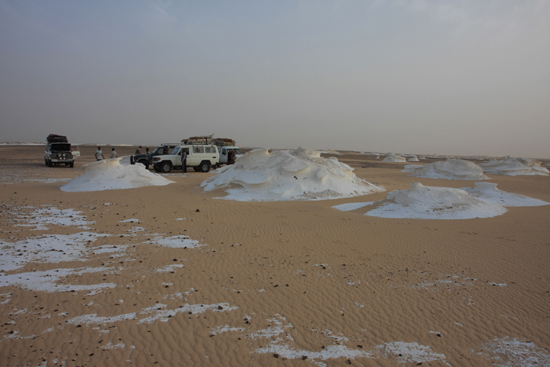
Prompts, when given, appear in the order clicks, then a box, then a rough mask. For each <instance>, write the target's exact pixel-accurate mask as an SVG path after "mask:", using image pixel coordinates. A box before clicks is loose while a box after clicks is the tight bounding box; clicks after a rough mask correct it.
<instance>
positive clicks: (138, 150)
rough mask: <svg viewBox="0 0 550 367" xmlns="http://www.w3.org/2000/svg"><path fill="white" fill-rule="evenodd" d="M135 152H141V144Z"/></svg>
mask: <svg viewBox="0 0 550 367" xmlns="http://www.w3.org/2000/svg"><path fill="white" fill-rule="evenodd" d="M135 154H141V145H140V146H139V148H137V149H136V152H135V153H134V155H135Z"/></svg>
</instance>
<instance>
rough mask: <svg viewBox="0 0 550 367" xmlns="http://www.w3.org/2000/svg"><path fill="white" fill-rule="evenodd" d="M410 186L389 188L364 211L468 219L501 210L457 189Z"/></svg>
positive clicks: (390, 215) (502, 210)
mask: <svg viewBox="0 0 550 367" xmlns="http://www.w3.org/2000/svg"><path fill="white" fill-rule="evenodd" d="M411 186H412V187H411V189H410V190H399V191H392V192H390V193H388V194H387V195H386V200H385V203H383V204H382V205H381V206H379V207H378V208H376V209H374V210H371V211H369V212H367V213H365V215H369V216H373V217H382V218H411V219H412V218H416V219H470V218H488V217H495V216H497V215H501V214H504V213H505V212H506V209H505V208H504V207H503V206H502V205H498V204H493V203H489V202H487V201H484V200H481V199H478V198H475V197H473V196H470V195H469V194H468V192H466V191H464V190H461V189H453V188H449V187H431V186H424V185H422V184H421V183H419V182H416V183H412V184H411Z"/></svg>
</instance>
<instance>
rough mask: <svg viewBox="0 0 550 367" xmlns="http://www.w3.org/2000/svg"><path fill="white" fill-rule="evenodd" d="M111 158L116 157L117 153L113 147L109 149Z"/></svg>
mask: <svg viewBox="0 0 550 367" xmlns="http://www.w3.org/2000/svg"><path fill="white" fill-rule="evenodd" d="M111 158H118V153H117V152H116V150H115V148H113V149H112V150H111Z"/></svg>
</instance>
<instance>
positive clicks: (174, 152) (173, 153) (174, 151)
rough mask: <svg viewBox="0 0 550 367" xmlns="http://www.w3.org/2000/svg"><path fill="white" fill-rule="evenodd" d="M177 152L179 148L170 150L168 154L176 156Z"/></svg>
mask: <svg viewBox="0 0 550 367" xmlns="http://www.w3.org/2000/svg"><path fill="white" fill-rule="evenodd" d="M179 150H180V147H175V148H174V149H172V152H171V153H170V154H171V155H176V154H178V152H179Z"/></svg>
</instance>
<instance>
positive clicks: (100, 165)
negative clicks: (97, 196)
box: [61, 157, 174, 192]
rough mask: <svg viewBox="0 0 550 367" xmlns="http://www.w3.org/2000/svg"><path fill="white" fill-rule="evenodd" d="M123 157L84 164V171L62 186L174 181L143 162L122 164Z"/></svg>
mask: <svg viewBox="0 0 550 367" xmlns="http://www.w3.org/2000/svg"><path fill="white" fill-rule="evenodd" d="M122 159H124V157H122V158H114V159H105V160H102V161H97V162H93V163H88V164H86V165H84V166H82V169H83V170H84V172H83V173H82V174H81V175H79V176H77V177H75V178H73V179H72V180H71V181H69V182H68V183H67V184H66V185H65V186H62V187H61V190H62V191H67V192H80V191H102V190H121V189H133V188H136V187H143V186H165V185H168V184H170V183H173V182H174V181H170V180H168V179H166V178H164V177H162V176H159V175H157V174H154V173H152V172H149V171H148V170H147V169H145V167H144V166H143V165H142V164H139V163H137V164H135V165H131V164H121V162H120V161H121V160H122ZM125 160H126V159H125Z"/></svg>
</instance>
